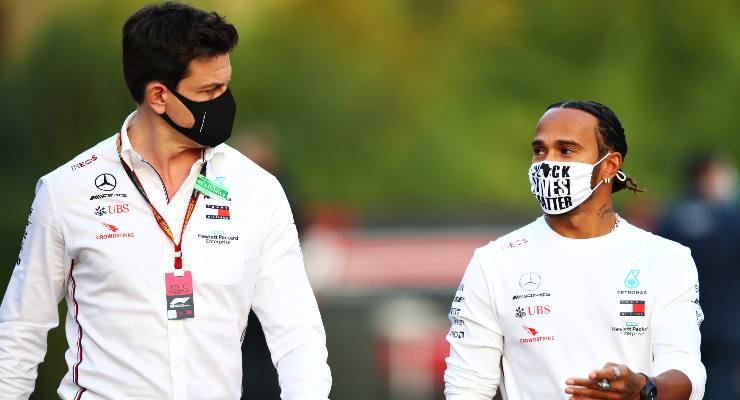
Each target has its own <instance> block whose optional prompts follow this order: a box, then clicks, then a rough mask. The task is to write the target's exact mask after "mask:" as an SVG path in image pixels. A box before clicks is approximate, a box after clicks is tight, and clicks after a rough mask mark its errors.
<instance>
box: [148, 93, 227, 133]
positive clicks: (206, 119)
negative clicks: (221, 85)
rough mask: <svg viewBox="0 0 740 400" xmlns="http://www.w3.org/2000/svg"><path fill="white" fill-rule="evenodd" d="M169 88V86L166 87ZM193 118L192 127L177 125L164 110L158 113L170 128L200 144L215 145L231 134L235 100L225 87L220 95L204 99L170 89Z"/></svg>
mask: <svg viewBox="0 0 740 400" xmlns="http://www.w3.org/2000/svg"><path fill="white" fill-rule="evenodd" d="M168 89H169V88H168ZM170 92H172V93H173V94H174V95H175V96H176V97H177V98H178V99H180V101H181V102H182V104H184V105H185V107H187V109H188V110H190V112H191V113H192V114H193V118H195V124H193V127H192V128H185V127H182V126H180V125H177V124H176V123H175V122H174V121H173V120H172V119H170V117H169V116H168V115H167V113H166V112H164V113H162V114H159V115H160V116H161V117H162V119H164V120H165V122H167V123H168V124H169V125H170V126H171V127H172V128H174V129H175V130H176V131H178V132H180V133H182V134H183V135H185V136H187V137H189V138H190V139H192V140H194V141H195V142H196V143H198V144H199V145H201V146H209V147H215V146H218V145H219V144H221V143H223V142H225V141H226V139H228V138H229V137H230V136H231V128H233V126H234V117H235V116H236V102H235V101H234V96H232V95H231V90H229V89H228V88H226V91H225V92H223V94H221V95H220V96H218V97H216V98H215V99H211V100H206V101H192V100H190V99H188V98H187V97H185V96H183V95H181V94H180V93H177V91H176V90H174V89H170Z"/></svg>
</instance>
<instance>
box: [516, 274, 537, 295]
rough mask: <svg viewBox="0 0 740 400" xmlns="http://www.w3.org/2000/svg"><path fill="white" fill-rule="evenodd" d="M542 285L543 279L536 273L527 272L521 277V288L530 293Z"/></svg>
mask: <svg viewBox="0 0 740 400" xmlns="http://www.w3.org/2000/svg"><path fill="white" fill-rule="evenodd" d="M541 283H542V277H540V274H538V273H536V272H525V273H523V274H522V276H520V277H519V286H520V287H521V288H522V289H524V290H526V291H528V292H531V291H533V290H535V289H537V288H538V287H540V284H541Z"/></svg>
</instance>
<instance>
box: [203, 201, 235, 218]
mask: <svg viewBox="0 0 740 400" xmlns="http://www.w3.org/2000/svg"><path fill="white" fill-rule="evenodd" d="M206 211H207V212H208V214H206V219H228V220H230V219H231V212H230V211H229V206H220V205H217V204H206Z"/></svg>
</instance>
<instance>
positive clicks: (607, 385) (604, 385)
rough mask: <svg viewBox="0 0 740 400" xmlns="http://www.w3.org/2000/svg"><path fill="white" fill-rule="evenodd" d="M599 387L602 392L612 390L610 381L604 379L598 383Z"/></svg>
mask: <svg viewBox="0 0 740 400" xmlns="http://www.w3.org/2000/svg"><path fill="white" fill-rule="evenodd" d="M597 385H599V389H600V390H603V391H605V392H608V391H610V390H612V384H611V383H609V379H606V378H604V379H602V380H600V381H599V383H597Z"/></svg>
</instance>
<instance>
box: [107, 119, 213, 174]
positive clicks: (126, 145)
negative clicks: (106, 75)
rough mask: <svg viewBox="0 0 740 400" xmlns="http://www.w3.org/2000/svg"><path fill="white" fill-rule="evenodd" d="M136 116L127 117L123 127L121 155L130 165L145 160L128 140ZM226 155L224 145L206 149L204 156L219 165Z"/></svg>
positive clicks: (206, 159)
mask: <svg viewBox="0 0 740 400" xmlns="http://www.w3.org/2000/svg"><path fill="white" fill-rule="evenodd" d="M135 116H136V110H134V111H133V112H132V113H131V114H129V115H128V117H126V119H125V120H124V121H123V126H122V127H121V155H122V156H123V159H124V160H126V162H128V163H133V162H134V161H137V162H141V161H143V158H141V156H140V155H139V153H137V152H136V150H134V148H133V147H131V141H130V140H129V138H128V127H129V125H131V121H133V120H134V117H135ZM225 154H226V145H225V144H223V143H222V144H219V145H218V146H216V147H206V150H205V152H204V154H203V159H204V160H205V161H211V160H213V163H214V164H219V163H220V162H221V160H222V159H223V158H224V156H225ZM214 166H215V165H214Z"/></svg>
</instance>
